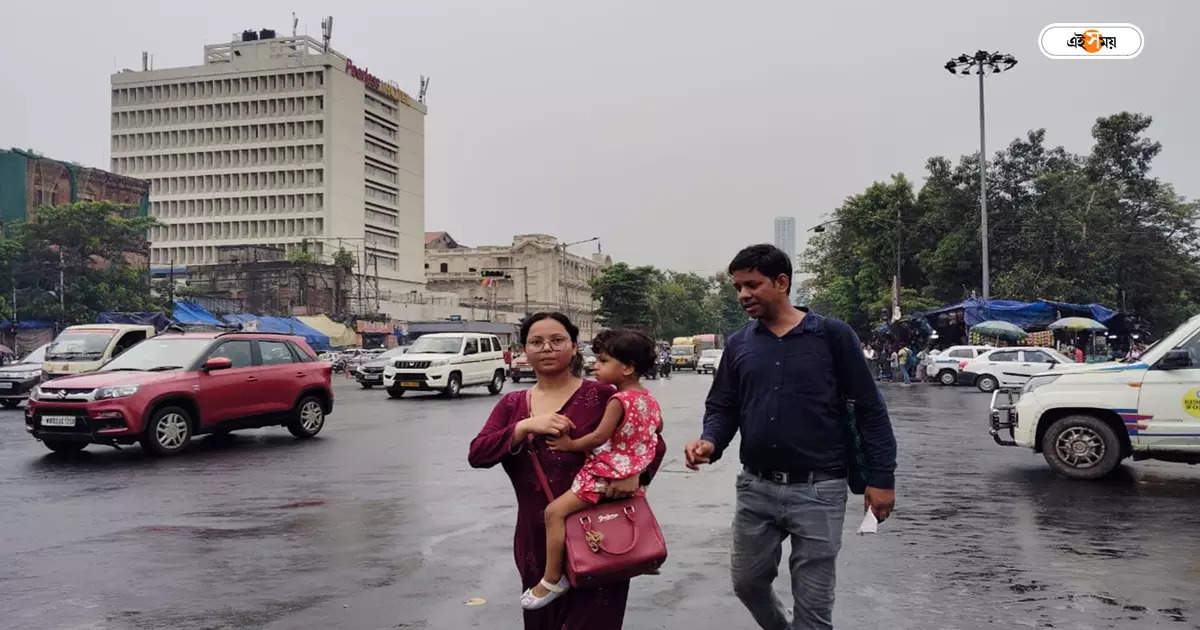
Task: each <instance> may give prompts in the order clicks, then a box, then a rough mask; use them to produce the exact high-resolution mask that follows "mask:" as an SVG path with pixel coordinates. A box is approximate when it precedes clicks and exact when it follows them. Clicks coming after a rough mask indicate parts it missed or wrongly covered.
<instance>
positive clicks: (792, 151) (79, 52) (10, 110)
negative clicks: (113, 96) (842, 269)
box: [0, 0, 1200, 272]
mask: <svg viewBox="0 0 1200 630" xmlns="http://www.w3.org/2000/svg"><path fill="white" fill-rule="evenodd" d="M1051 5H1053V6H1051ZM1198 6H1200V5H1198V4H1197V3H1193V2H1174V3H1166V2H1160V3H1148V2H1132V1H1127V2H1055V3H1046V2H1022V3H1009V2H993V3H989V4H986V5H985V4H982V3H964V2H930V1H922V2H853V3H815V2H801V1H799V0H792V1H787V2H784V1H777V2H754V1H746V2H707V1H698V0H671V1H665V0H663V1H656V0H637V1H633V0H621V1H617V0H604V1H601V2H587V3H584V2H577V1H574V0H546V1H538V2H519V1H516V0H480V1H477V2H466V1H465V0H426V1H421V2H418V1H414V0H406V1H404V2H389V3H384V2H372V3H367V2H354V1H349V0H343V1H340V2H335V3H330V2H312V1H309V0H296V1H294V2H290V3H276V2H245V1H241V2H225V1H213V2H188V3H180V2H164V3H162V4H159V3H154V2H131V1H123V2H111V3H108V2H88V3H83V2H65V3H63V2H58V3H38V2H21V3H13V4H12V6H9V7H7V8H6V20H5V22H6V26H7V28H6V29H5V30H6V32H5V37H4V39H3V41H2V42H0V58H3V59H4V64H3V65H2V66H0V78H2V79H3V82H4V86H5V98H2V99H0V146H5V147H7V146H16V147H25V148H33V149H36V150H38V151H40V152H42V153H44V154H47V155H50V156H53V157H55V158H59V159H67V160H75V161H78V162H82V163H84V164H88V165H95V166H101V167H107V166H108V144H109V143H108V137H109V123H108V120H109V118H108V115H109V96H108V94H109V92H108V88H109V83H108V81H109V75H110V74H111V73H113V72H114V71H115V70H116V69H119V68H122V67H129V68H137V67H139V64H140V59H141V54H140V53H141V51H142V50H148V51H150V52H151V53H152V54H153V55H154V57H155V66H156V67H157V68H165V67H172V66H182V65H197V64H199V63H200V62H201V59H202V52H203V46H204V45H205V44H208V43H218V42H224V41H228V40H229V39H230V35H231V34H232V33H234V32H235V31H241V30H242V29H243V28H246V27H255V28H263V27H267V28H275V29H276V30H278V31H280V32H281V33H282V32H286V31H288V30H289V27H290V13H291V12H292V11H295V12H296V13H297V14H298V16H299V17H300V19H301V27H300V28H301V32H304V30H305V29H306V28H307V31H308V33H309V34H311V35H314V36H318V37H319V35H320V20H321V18H322V16H324V15H326V14H328V13H332V14H333V15H334V16H335V24H334V33H333V46H334V47H335V48H337V49H338V50H340V51H341V52H343V53H345V54H347V55H349V56H350V57H352V58H353V59H354V60H355V61H356V63H358V64H359V65H362V66H366V67H369V69H370V70H371V71H372V72H373V73H374V74H376V75H378V76H380V77H382V78H385V79H393V80H396V81H397V82H399V83H400V85H401V86H402V87H404V88H405V89H406V90H407V91H409V92H410V93H413V94H415V93H416V91H417V90H416V87H417V77H418V75H419V74H421V73H424V74H427V75H431V76H432V77H433V81H432V84H431V86H430V90H429V96H428V104H429V116H428V118H427V120H426V138H425V142H426V146H425V155H426V171H425V172H426V177H425V193H426V197H425V198H426V213H425V215H426V229H427V230H430V231H432V230H447V231H449V232H450V233H451V234H452V235H454V236H455V237H456V238H457V239H458V240H459V241H461V242H464V243H467V244H472V245H475V244H499V243H504V242H508V241H509V238H510V237H511V235H512V234H514V233H523V232H546V233H550V234H555V235H558V236H560V237H562V238H564V239H567V240H581V239H584V238H588V237H591V236H599V237H601V239H602V243H603V247H604V250H605V251H606V252H608V253H611V254H612V255H613V256H614V257H615V258H616V259H618V260H626V261H629V262H631V263H635V264H644V263H649V264H655V265H659V266H665V267H669V268H676V269H689V270H695V271H701V272H711V271H715V270H717V269H719V268H721V267H723V266H724V264H725V263H726V262H727V261H728V259H729V258H730V257H731V256H732V255H733V253H735V252H736V250H737V249H738V248H739V247H741V246H742V245H744V244H748V243H751V242H760V241H769V240H770V239H771V238H772V235H773V218H774V217H775V216H777V215H787V216H795V217H797V222H798V231H799V232H803V230H804V229H805V228H806V227H808V226H811V225H813V224H815V223H816V222H818V221H819V220H820V219H819V217H820V216H821V215H822V214H823V213H825V212H828V211H829V210H831V209H833V208H834V207H836V206H837V205H839V204H840V203H841V201H842V199H843V198H845V197H846V196H847V195H850V194H854V193H856V192H859V191H861V190H862V189H863V188H865V187H866V186H867V185H869V184H870V183H871V182H872V181H877V180H884V179H886V178H888V177H889V176H890V175H891V174H892V173H897V172H903V173H905V174H906V175H908V176H909V177H910V179H913V180H914V181H915V182H917V184H918V185H919V183H920V181H921V178H922V169H923V164H924V161H925V159H926V158H927V157H928V156H931V155H935V154H942V155H947V156H950V157H951V158H952V159H954V160H957V158H958V156H960V155H962V154H964V153H971V152H974V151H976V150H977V147H978V140H979V137H978V126H977V100H976V99H977V96H976V87H975V84H974V83H973V79H968V78H964V77H954V76H951V75H949V74H947V73H946V71H945V70H943V69H942V67H941V66H942V65H943V64H944V63H945V61H946V60H947V59H948V58H949V57H950V56H952V55H956V54H958V53H961V52H970V51H974V50H976V49H978V48H987V49H991V50H1002V51H1005V52H1010V53H1012V54H1014V55H1016V56H1017V57H1018V59H1019V60H1020V64H1019V65H1018V66H1017V67H1016V68H1015V69H1014V70H1013V71H1011V72H1008V73H1005V74H1003V75H999V76H997V77H995V78H989V81H988V100H987V105H988V116H989V118H988V138H989V141H988V145H989V153H992V152H993V150H994V149H996V148H999V147H1001V146H1003V145H1005V144H1007V143H1008V142H1009V141H1010V140H1012V139H1013V138H1014V137H1015V136H1017V135H1020V134H1023V133H1024V132H1025V131H1026V130H1027V129H1031V128H1036V127H1045V128H1046V129H1047V137H1048V140H1049V141H1050V142H1051V143H1053V144H1062V145H1065V146H1066V147H1067V148H1068V149H1070V150H1072V151H1077V152H1084V151H1086V150H1087V149H1088V147H1089V146H1090V137H1089V130H1090V127H1091V125H1092V123H1093V121H1094V120H1095V119H1096V118H1097V117H1098V116H1102V115H1106V114H1109V113H1112V112H1117V111H1121V110H1132V111H1139V112H1144V113H1147V114H1150V115H1152V116H1154V119H1155V120H1154V126H1153V127H1152V128H1151V130H1152V134H1153V136H1154V137H1155V138H1157V139H1158V140H1160V141H1161V142H1162V143H1163V145H1164V151H1163V153H1162V155H1161V157H1160V158H1159V160H1158V162H1157V163H1156V166H1155V172H1156V174H1157V175H1158V176H1160V177H1162V178H1163V179H1165V180H1167V181H1170V182H1173V183H1174V184H1175V185H1176V187H1177V189H1178V191H1179V192H1180V193H1182V194H1184V195H1187V196H1188V197H1197V196H1200V181H1198V180H1197V178H1195V177H1194V175H1195V173H1196V168H1197V165H1200V122H1198V121H1197V114H1196V111H1197V103H1200V83H1198V82H1197V81H1196V79H1195V77H1196V72H1195V70H1194V68H1193V66H1192V64H1193V63H1195V58H1194V57H1192V55H1193V54H1195V53H1196V52H1197V48H1198V47H1200V43H1198V42H1200V39H1198V38H1197V37H1196V36H1195V31H1194V30H1193V29H1194V28H1195V26H1196V24H1197V23H1198V22H1200V20H1198V19H1197V18H1198V17H1200V9H1198V8H1197V7H1198ZM1064 21H1068V22H1074V21H1087V22H1133V23H1134V24H1137V25H1138V26H1140V27H1141V29H1142V31H1143V32H1144V33H1145V38H1146V43H1145V48H1144V50H1143V52H1142V54H1141V55H1140V56H1139V57H1138V58H1136V59H1134V60H1131V61H1090V62H1089V61H1051V60H1049V59H1046V58H1045V57H1043V56H1042V54H1041V53H1040V52H1039V51H1038V48H1037V36H1038V33H1039V32H1040V31H1041V29H1042V27H1044V26H1045V25H1046V24H1048V23H1051V22H1064ZM1189 176H1190V177H1189ZM574 251H577V252H579V253H585V252H587V251H589V250H588V246H580V247H578V248H576V250H574ZM593 251H594V250H593Z"/></svg>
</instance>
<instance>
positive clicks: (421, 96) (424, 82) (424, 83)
mask: <svg viewBox="0 0 1200 630" xmlns="http://www.w3.org/2000/svg"><path fill="white" fill-rule="evenodd" d="M428 90H429V77H427V76H425V75H423V74H422V75H421V91H420V92H419V93H418V94H417V102H419V103H424V102H425V92H427V91H428Z"/></svg>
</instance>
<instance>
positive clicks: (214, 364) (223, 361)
mask: <svg viewBox="0 0 1200 630" xmlns="http://www.w3.org/2000/svg"><path fill="white" fill-rule="evenodd" d="M231 367H233V359H230V358H229V357H213V358H211V359H209V360H207V361H205V362H204V368H203V369H204V371H205V372H215V371H217V370H228V369H229V368H231Z"/></svg>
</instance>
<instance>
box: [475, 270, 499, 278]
mask: <svg viewBox="0 0 1200 630" xmlns="http://www.w3.org/2000/svg"><path fill="white" fill-rule="evenodd" d="M479 277H481V278H503V277H504V272H503V271H499V270H488V269H484V270H483V271H480V272H479Z"/></svg>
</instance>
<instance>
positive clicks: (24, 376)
mask: <svg viewBox="0 0 1200 630" xmlns="http://www.w3.org/2000/svg"><path fill="white" fill-rule="evenodd" d="M41 375H42V371H41V370H29V371H26V372H8V373H6V374H4V376H7V377H9V378H15V379H20V380H25V379H27V378H35V377H38V376H41Z"/></svg>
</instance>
